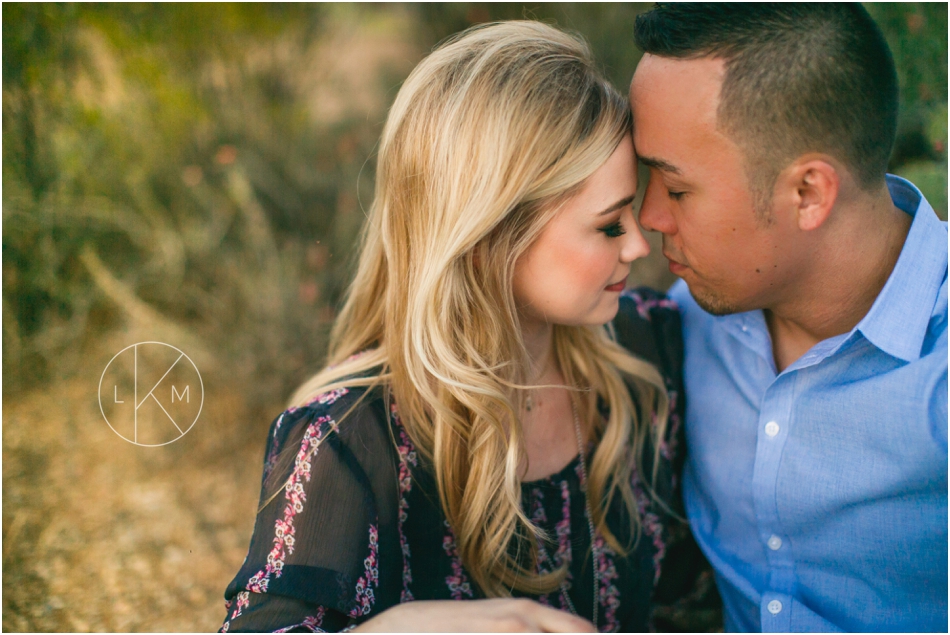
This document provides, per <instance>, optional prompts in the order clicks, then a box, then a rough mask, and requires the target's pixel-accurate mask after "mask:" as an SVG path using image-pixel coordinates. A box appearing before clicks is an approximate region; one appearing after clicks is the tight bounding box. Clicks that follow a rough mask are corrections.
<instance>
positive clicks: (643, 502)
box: [630, 470, 666, 586]
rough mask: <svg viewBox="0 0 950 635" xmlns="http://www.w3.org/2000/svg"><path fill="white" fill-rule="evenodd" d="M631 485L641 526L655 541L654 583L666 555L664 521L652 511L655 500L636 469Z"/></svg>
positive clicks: (656, 580) (658, 577) (653, 541)
mask: <svg viewBox="0 0 950 635" xmlns="http://www.w3.org/2000/svg"><path fill="white" fill-rule="evenodd" d="M630 486H631V488H632V489H633V498H634V500H636V502H637V511H639V512H640V526H641V527H642V529H643V532H644V533H645V534H646V535H647V536H649V537H650V540H651V541H652V543H653V548H654V552H653V584H654V586H655V585H656V583H657V582H659V581H660V564H661V563H662V562H663V557H664V556H665V555H666V541H665V540H664V537H663V523H662V522H661V521H660V518H659V516H657V515H656V513H655V512H653V511H652V507H653V505H652V504H653V500H652V499H651V498H650V495H649V494H647V493H646V492H645V491H644V490H643V486H642V485H641V484H640V477H639V475H638V474H637V472H636V470H634V471H633V473H632V475H631V477H630Z"/></svg>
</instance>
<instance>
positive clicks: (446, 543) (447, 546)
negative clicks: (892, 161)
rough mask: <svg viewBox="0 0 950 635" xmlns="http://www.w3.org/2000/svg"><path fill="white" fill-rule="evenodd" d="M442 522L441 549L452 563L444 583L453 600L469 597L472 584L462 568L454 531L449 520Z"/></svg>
mask: <svg viewBox="0 0 950 635" xmlns="http://www.w3.org/2000/svg"><path fill="white" fill-rule="evenodd" d="M442 523H443V524H444V525H445V531H446V533H445V537H444V538H442V549H443V551H445V555H447V556H448V557H449V560H450V562H451V565H452V575H448V576H446V577H445V583H446V584H447V585H448V586H449V592H450V593H451V594H452V599H453V600H461V599H464V598H463V596H465V597H468V598H471V597H472V585H471V584H469V582H468V577H467V576H466V575H465V570H464V569H463V568H462V559H461V557H459V553H458V546H457V545H456V544H455V533H454V532H453V531H452V526H451V525H449V521H447V520H444V521H442Z"/></svg>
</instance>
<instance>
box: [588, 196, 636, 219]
mask: <svg viewBox="0 0 950 635" xmlns="http://www.w3.org/2000/svg"><path fill="white" fill-rule="evenodd" d="M636 197H637V195H636V194H631V195H630V196H628V197H627V198H624V199H621V200H619V201H617V202H616V203H614V204H613V205H611V206H610V207H608V208H607V209H605V210H603V211H602V212H598V213H597V215H598V216H606V215H607V214H609V213H610V212H613V211H616V210H618V209H620V208H621V207H626V206H627V205H629V204H630V203H632V202H633V199H635V198H636Z"/></svg>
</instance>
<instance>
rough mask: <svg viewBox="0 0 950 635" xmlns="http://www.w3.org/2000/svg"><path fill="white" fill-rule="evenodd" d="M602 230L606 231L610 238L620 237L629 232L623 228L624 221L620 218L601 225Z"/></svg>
mask: <svg viewBox="0 0 950 635" xmlns="http://www.w3.org/2000/svg"><path fill="white" fill-rule="evenodd" d="M600 231H602V232H604V233H605V234H606V235H607V237H608V238H619V237H620V236H623V235H624V234H626V233H627V230H626V229H624V228H623V223H621V222H620V221H619V220H618V221H615V222H613V223H611V224H609V225H607V226H606V227H601V228H600Z"/></svg>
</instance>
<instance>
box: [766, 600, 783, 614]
mask: <svg viewBox="0 0 950 635" xmlns="http://www.w3.org/2000/svg"><path fill="white" fill-rule="evenodd" d="M768 609H769V613H771V614H772V615H778V614H779V613H781V612H782V603H781V602H779V601H778V600H772V601H771V602H769V605H768Z"/></svg>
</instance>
